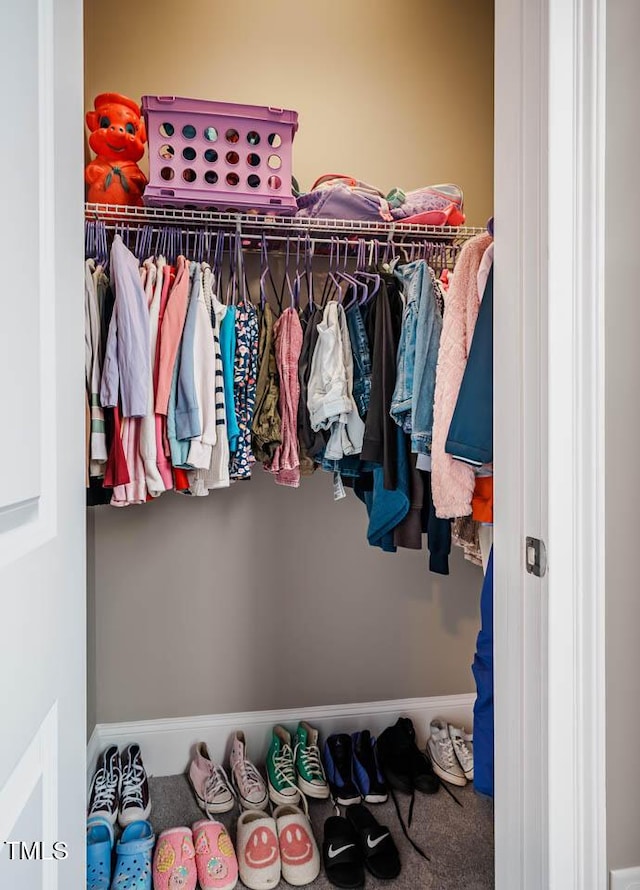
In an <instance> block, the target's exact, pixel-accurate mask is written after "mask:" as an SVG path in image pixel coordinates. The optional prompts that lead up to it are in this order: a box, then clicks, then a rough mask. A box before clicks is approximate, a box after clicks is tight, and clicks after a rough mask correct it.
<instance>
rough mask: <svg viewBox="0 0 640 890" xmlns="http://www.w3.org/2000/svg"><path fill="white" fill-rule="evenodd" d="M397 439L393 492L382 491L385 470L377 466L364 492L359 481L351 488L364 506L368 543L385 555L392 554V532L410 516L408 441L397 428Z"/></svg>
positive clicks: (393, 547) (383, 489) (393, 551)
mask: <svg viewBox="0 0 640 890" xmlns="http://www.w3.org/2000/svg"><path fill="white" fill-rule="evenodd" d="M396 439H397V462H396V468H397V483H396V487H395V488H394V489H391V490H390V489H388V488H385V487H384V468H383V467H380V466H377V467H376V468H375V470H374V471H373V474H372V475H373V485H372V487H371V489H370V490H365V489H364V487H363V486H362V485H361V479H362V477H360V479H357V480H356V482H355V484H354V487H353V488H354V491H355V493H356V494H357V496H358V497H359V498H360V500H361V501H362V502H363V503H364V504H365V506H366V508H367V513H368V514H369V527H368V529H367V540H368V541H369V544H370V545H371V546H372V547H380V548H381V549H382V550H384V551H385V552H386V553H395V552H396V546H395V544H394V543H393V531H394V529H395V527H396V526H397V525H400V523H401V522H402V520H403V519H404V517H405V516H406V515H407V513H408V512H409V507H410V505H411V501H410V498H409V457H408V454H407V440H406V436H405V434H404V433H403V432H402V430H401V429H400V427H397V431H396Z"/></svg>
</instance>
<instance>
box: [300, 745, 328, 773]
mask: <svg viewBox="0 0 640 890" xmlns="http://www.w3.org/2000/svg"><path fill="white" fill-rule="evenodd" d="M298 755H299V756H300V760H301V761H302V765H303V767H304V768H305V770H306V771H307V772H308V773H309V775H310V776H311V777H312V778H314V779H321V780H322V781H323V782H326V781H327V777H326V776H325V772H324V767H323V765H322V758H321V757H320V748H318V746H317V745H301V744H300V742H298V743H297V744H296V746H295V748H294V749H293V759H294V761H295V762H296V763H297V762H298Z"/></svg>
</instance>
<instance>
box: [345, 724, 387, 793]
mask: <svg viewBox="0 0 640 890" xmlns="http://www.w3.org/2000/svg"><path fill="white" fill-rule="evenodd" d="M351 738H352V740H353V772H354V778H355V782H356V785H357V787H358V789H359V790H360V794H362V796H363V797H364V800H365V803H384V802H385V801H386V800H388V798H389V794H388V792H387V786H386V785H385V782H384V778H383V777H382V773H381V772H380V767H379V766H378V757H377V754H376V740H375V738H374V737H373V736H372V735H371V733H370V732H369V730H368V729H363V730H362V732H354V733H353V735H352V736H351Z"/></svg>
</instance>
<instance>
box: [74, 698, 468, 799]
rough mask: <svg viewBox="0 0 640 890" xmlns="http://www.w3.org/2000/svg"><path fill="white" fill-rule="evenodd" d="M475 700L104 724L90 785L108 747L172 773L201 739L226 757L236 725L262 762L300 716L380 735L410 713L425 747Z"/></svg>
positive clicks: (91, 758)
mask: <svg viewBox="0 0 640 890" xmlns="http://www.w3.org/2000/svg"><path fill="white" fill-rule="evenodd" d="M474 701H475V695H445V696H437V697H433V698H408V699H393V700H391V701H380V702H360V703H356V704H351V705H327V706H320V707H314V708H290V709H287V710H280V711H248V712H245V713H235V714H209V715H206V716H200V717H175V718H169V719H166V720H139V721H134V722H131V723H101V724H98V726H96V728H95V730H94V731H93V734H92V736H91V739H90V740H89V745H88V747H87V768H88V774H87V778H88V783H87V786H88V785H89V783H90V780H91V776H92V774H93V770H94V768H95V762H96V759H97V755H98V753H99V752H100V751H101V750H103V749H104V748H106V747H107V746H108V745H118V746H119V747H120V748H122V747H123V746H124V745H126V744H128V743H129V742H133V741H136V742H138V743H139V744H140V746H141V748H142V754H143V757H144V762H145V766H146V768H147V771H148V772H149V774H150V775H154V776H170V775H175V774H177V773H182V772H184V771H185V770H186V768H187V766H188V763H189V757H190V754H191V750H192V747H193V746H194V745H195V744H196V742H199V741H201V740H203V741H206V742H207V744H208V746H209V749H210V751H211V754H212V756H213V757H215V758H217V759H218V760H224V761H226V760H227V753H228V751H227V749H228V745H229V740H230V738H231V736H232V734H233V732H234V731H235V730H236V729H242V730H244V732H245V734H246V738H247V745H248V748H249V756H250V757H251V758H252V759H255V760H257V761H258V762H260V761H262V760H264V757H265V755H266V752H267V748H268V744H269V739H270V734H271V728H272V727H273V726H275V725H276V724H277V723H282V724H284V725H285V726H289V727H292V728H295V727H296V726H297V724H298V721H299V720H307V721H308V722H309V723H311V724H312V725H313V726H315V727H317V728H318V729H319V730H320V734H321V736H322V737H324V738H326V736H327V735H329V734H331V733H333V732H355V731H356V730H358V729H364V728H365V727H366V728H369V729H371V731H372V732H373V733H376V734H377V733H379V732H380V731H381V730H383V729H384V728H385V727H386V726H389V725H390V724H392V723H395V721H396V720H397V719H398V717H400V716H407V717H411V719H412V720H413V722H414V726H415V729H416V736H417V739H418V743H419V744H421V745H424V744H425V743H426V740H427V736H428V734H429V722H430V721H431V719H433V718H434V717H445V718H447V719H448V720H451V721H452V722H456V723H459V724H461V725H464V726H466V727H467V728H470V727H471V725H472V719H473V703H474Z"/></svg>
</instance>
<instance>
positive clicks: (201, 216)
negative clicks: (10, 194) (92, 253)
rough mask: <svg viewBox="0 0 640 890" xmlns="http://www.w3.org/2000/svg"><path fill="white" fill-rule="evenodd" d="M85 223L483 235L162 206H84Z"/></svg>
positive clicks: (249, 231)
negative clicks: (86, 221)
mask: <svg viewBox="0 0 640 890" xmlns="http://www.w3.org/2000/svg"><path fill="white" fill-rule="evenodd" d="M85 219H86V220H102V221H104V222H105V223H111V224H114V223H116V222H118V223H125V224H127V223H128V224H129V225H136V224H137V225H150V224H151V225H153V224H154V223H155V224H157V225H160V226H162V225H165V226H178V227H180V228H185V227H187V226H195V227H198V228H213V229H233V230H236V231H238V229H239V231H240V233H241V234H242V235H245V234H246V235H260V234H262V233H263V232H264V233H265V234H267V236H269V237H273V235H270V233H275V232H278V231H280V232H284V233H288V234H290V235H291V234H306V233H309V234H310V235H313V236H314V240H317V239H315V235H314V233H317V234H323V235H325V236H327V235H336V234H338V233H340V234H344V235H353V236H359V237H364V238H366V237H367V236H368V237H369V238H374V237H375V236H377V237H378V239H380V240H381V239H389V238H391V237H393V236H395V235H398V236H401V235H402V236H405V235H408V236H411V237H412V238H414V239H422V240H427V241H437V240H442V241H449V242H452V241H454V242H456V241H457V242H461V241H466V240H468V239H469V238H473V237H474V236H476V235H482V234H484V233H485V232H486V229H484V228H478V227H474V226H458V227H451V226H420V225H416V224H415V223H404V222H401V221H396V222H385V221H384V220H380V222H377V221H363V220H351V219H317V218H313V219H308V218H305V217H292V216H260V215H257V214H252V213H230V212H229V213H219V212H216V213H214V212H212V211H208V210H187V209H182V208H165V207H129V206H125V205H118V204H89V203H87V204H85Z"/></svg>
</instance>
